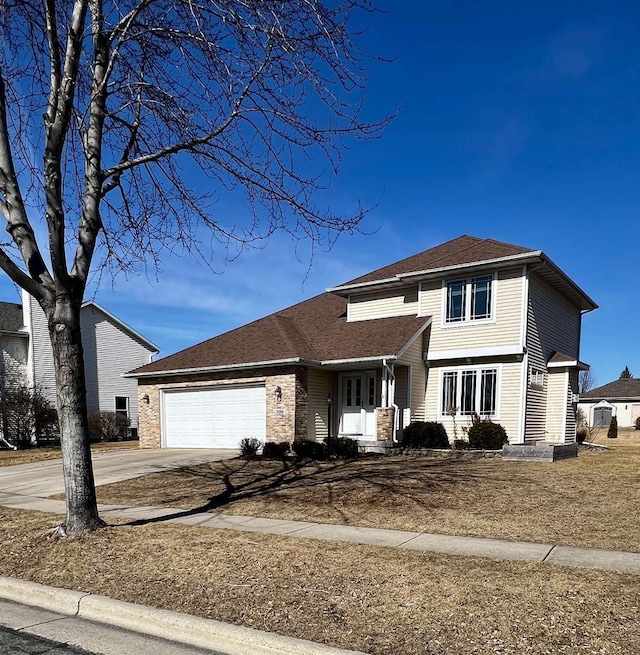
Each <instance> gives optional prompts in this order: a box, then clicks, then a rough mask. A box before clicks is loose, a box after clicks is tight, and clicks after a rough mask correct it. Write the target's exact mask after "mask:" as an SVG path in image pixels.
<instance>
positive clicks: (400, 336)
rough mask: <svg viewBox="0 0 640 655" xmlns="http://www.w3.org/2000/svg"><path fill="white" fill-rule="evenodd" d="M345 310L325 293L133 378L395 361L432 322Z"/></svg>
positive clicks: (146, 368)
mask: <svg viewBox="0 0 640 655" xmlns="http://www.w3.org/2000/svg"><path fill="white" fill-rule="evenodd" d="M346 309H347V301H346V299H345V298H343V297H341V296H338V295H336V294H333V293H323V294H320V295H319V296H315V297H314V298H311V299H310V300H306V301H304V302H301V303H299V304H297V305H293V306H292V307H289V308H287V309H283V310H282V311H279V312H276V313H275V314H271V315H270V316H266V317H265V318H261V319H259V320H257V321H254V322H253V323H249V324H248V325H244V326H242V327H239V328H236V329H235V330H231V331H230V332H226V333H225V334H222V335H220V336H218V337H214V338H213V339H209V340H208V341H203V342H202V343H199V344H197V345H195V346H192V347H191V348H187V349H186V350H182V351H180V352H178V353H176V354H175V355H170V356H168V357H164V358H163V359H159V360H157V361H155V362H152V363H150V364H147V365H145V366H142V367H141V368H138V369H136V370H135V371H132V372H131V375H132V376H133V377H138V376H144V375H149V374H153V373H169V372H171V373H175V372H180V371H194V370H203V369H204V370H207V369H216V368H229V367H233V368H238V367H242V366H249V365H256V364H275V363H283V364H291V363H295V362H297V361H302V362H306V363H318V364H319V363H323V364H328V363H331V362H338V361H343V360H363V359H365V360H366V359H375V358H378V359H382V358H394V357H396V356H398V355H399V354H400V353H401V351H402V349H403V348H404V347H405V346H406V345H407V344H408V343H409V342H410V341H411V340H412V338H413V337H414V336H415V335H416V334H417V333H418V332H419V331H420V330H422V329H424V328H425V327H426V326H427V325H428V324H429V323H430V321H431V319H430V317H424V316H423V317H420V318H418V317H416V316H395V317H391V318H381V319H373V320H369V321H355V322H349V323H348V322H347V320H346Z"/></svg>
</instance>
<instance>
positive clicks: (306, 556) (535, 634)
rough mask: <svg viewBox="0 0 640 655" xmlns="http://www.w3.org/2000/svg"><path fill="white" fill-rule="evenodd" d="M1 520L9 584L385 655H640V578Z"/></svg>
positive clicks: (47, 520) (178, 530)
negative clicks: (37, 585)
mask: <svg viewBox="0 0 640 655" xmlns="http://www.w3.org/2000/svg"><path fill="white" fill-rule="evenodd" d="M54 522H55V517H52V516H51V515H44V514H40V513H36V512H24V511H18V510H9V509H3V508H0V552H1V557H0V573H2V574H6V575H11V576H18V577H21V578H25V579H29V580H33V581H36V582H41V583H45V584H51V585H56V586H62V587H67V588H70V589H78V590H82V591H86V592H90V593H98V594H106V595H108V596H111V597H113V598H119V599H122V600H126V601H132V602H139V603H144V604H147V605H153V606H156V607H161V608H167V609H172V610H177V611H181V612H188V613H192V614H197V615H200V616H204V617H208V618H215V619H219V620H223V621H228V622H231V623H236V624H240V625H245V626H250V627H254V628H258V629H261V630H269V631H273V632H277V633H280V634H284V635H290V636H294V637H301V638H305V639H311V640H314V641H318V642H324V643H327V644H332V645H335V646H339V647H345V648H353V649H357V650H362V651H365V652H367V653H373V654H375V655H382V654H393V655H396V654H399V653H402V655H413V654H416V655H417V654H420V655H424V654H443V655H444V654H446V655H458V654H459V655H463V654H464V655H468V654H474V653H482V654H485V653H500V654H502V655H509V654H516V653H535V654H536V655H541V654H545V653H549V654H554V655H555V654H573V653H576V654H577V653H580V654H584V653H587V654H591V653H593V654H596V653H598V654H602V653H606V654H619V655H629V654H631V653H638V652H640V610H639V606H640V578H639V577H636V576H630V575H621V574H612V573H604V572H600V571H594V570H590V569H571V568H563V567H558V566H552V565H542V564H534V563H523V562H506V561H505V562H497V561H492V560H485V559H475V558H465V557H453V556H444V555H436V554H422V553H413V552H404V551H398V550H395V549H391V548H375V547H369V546H357V545H352V544H338V543H329V542H314V541H312V540H306V539H296V538H293V537H276V536H269V535H255V534H251V535H247V534H244V533H235V532H229V531H219V530H214V529H208V528H191V527H186V526H171V525H157V524H155V525H146V526H144V527H129V526H126V527H125V526H120V527H111V528H107V529H105V530H101V531H98V532H96V533H93V534H90V535H87V536H85V537H80V538H69V539H64V540H60V541H56V542H51V541H47V540H45V539H44V538H43V536H42V535H43V533H44V532H45V530H46V529H47V528H48V527H51V526H52V525H53V524H54Z"/></svg>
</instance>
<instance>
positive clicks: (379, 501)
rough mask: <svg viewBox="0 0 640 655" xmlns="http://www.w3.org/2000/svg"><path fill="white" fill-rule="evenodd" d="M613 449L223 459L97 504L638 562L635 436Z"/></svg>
mask: <svg viewBox="0 0 640 655" xmlns="http://www.w3.org/2000/svg"><path fill="white" fill-rule="evenodd" d="M607 441H608V443H607V445H608V446H610V447H611V449H610V450H608V451H604V452H602V451H597V450H587V449H581V451H580V455H579V457H578V458H573V459H567V460H563V461H559V462H555V463H546V462H540V463H538V462H507V461H503V460H501V459H471V460H469V459H460V460H456V459H453V460H451V459H434V458H429V457H423V456H410V455H402V456H377V457H367V458H364V459H361V460H355V461H332V462H319V463H302V464H300V463H295V462H287V463H282V462H272V461H244V460H240V459H236V460H227V461H223V462H213V463H210V464H203V465H201V466H194V467H187V468H183V469H179V470H175V471H170V472H165V473H157V474H151V475H147V476H143V477H140V478H136V479H133V480H128V481H125V482H119V483H116V484H112V485H105V486H101V487H99V488H98V499H99V501H100V502H102V503H109V504H120V503H124V504H133V505H167V506H172V507H178V508H184V509H199V510H200V511H215V512H223V513H225V514H245V515H249V516H263V517H269V518H278V519H292V520H300V521H317V522H323V523H341V524H351V525H362V526H370V527H380V528H393V529H399V530H411V531H418V532H435V533H440V534H454V535H468V536H478V537H492V538H498V539H512V540H522V541H535V542H540V543H550V544H561V545H574V546H586V547H594V548H605V549H618V550H629V551H635V552H640V531H639V530H638V525H640V475H639V474H638V471H640V433H638V432H635V433H633V432H631V433H629V434H623V435H622V436H621V437H620V438H619V439H616V440H607Z"/></svg>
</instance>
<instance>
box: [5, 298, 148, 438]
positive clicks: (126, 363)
mask: <svg viewBox="0 0 640 655" xmlns="http://www.w3.org/2000/svg"><path fill="white" fill-rule="evenodd" d="M80 321H81V330H82V346H83V349H84V363H85V379H86V387H87V407H88V409H89V412H94V411H97V410H102V411H110V412H114V411H115V412H117V413H120V414H122V415H124V416H126V417H127V418H128V419H129V422H130V426H131V429H132V430H133V431H134V434H135V431H137V428H138V390H137V384H136V382H135V380H132V379H131V378H125V377H123V374H124V373H126V372H127V371H129V370H131V368H132V367H136V366H142V365H143V364H147V363H149V362H150V361H151V360H152V358H153V356H154V355H155V354H157V352H158V348H157V346H156V345H154V344H153V343H151V341H149V340H148V339H146V338H145V337H143V336H142V335H141V334H140V333H139V332H137V331H136V330H134V329H133V328H132V327H130V326H129V325H127V324H126V323H124V322H123V321H121V320H120V319H119V318H117V317H115V316H114V315H113V314H111V313H110V312H109V311H107V310H106V309H104V307H101V306H100V305H98V304H97V303H95V302H93V301H87V302H85V303H84V304H83V305H82V309H81V310H80ZM0 349H1V352H2V360H1V367H0V375H2V376H5V377H6V376H9V377H11V376H19V377H21V378H22V379H24V380H25V381H26V382H28V383H29V384H30V385H31V386H37V388H38V389H39V390H40V391H41V392H42V393H43V394H44V396H45V397H46V398H47V399H48V400H49V401H50V402H51V403H52V404H53V405H54V406H55V404H56V384H55V369H54V364H53V351H52V348H51V341H50V339H49V331H48V327H47V321H46V317H45V315H44V312H43V311H42V309H41V308H40V306H39V305H38V303H37V302H36V301H35V299H34V298H32V297H31V296H30V295H29V294H28V293H26V292H24V291H23V293H22V304H21V305H20V304H18V303H9V302H0Z"/></svg>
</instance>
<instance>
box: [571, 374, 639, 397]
mask: <svg viewBox="0 0 640 655" xmlns="http://www.w3.org/2000/svg"><path fill="white" fill-rule="evenodd" d="M587 398H640V380H639V379H635V378H627V379H620V380H614V381H613V382H609V384H605V385H603V386H601V387H598V388H597V389H591V391H587V392H585V393H581V394H580V399H581V400H583V399H587Z"/></svg>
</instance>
